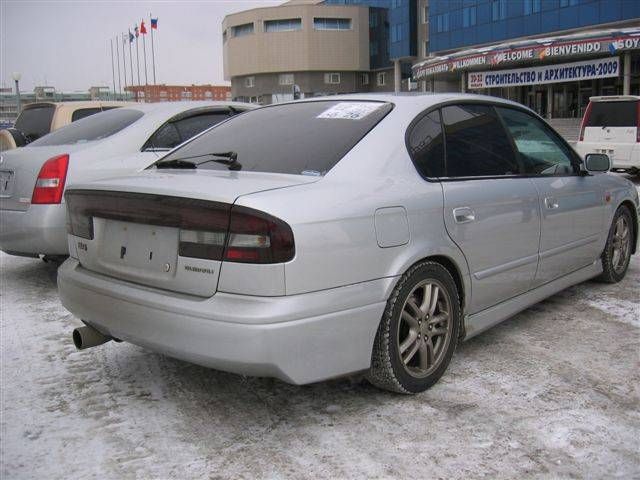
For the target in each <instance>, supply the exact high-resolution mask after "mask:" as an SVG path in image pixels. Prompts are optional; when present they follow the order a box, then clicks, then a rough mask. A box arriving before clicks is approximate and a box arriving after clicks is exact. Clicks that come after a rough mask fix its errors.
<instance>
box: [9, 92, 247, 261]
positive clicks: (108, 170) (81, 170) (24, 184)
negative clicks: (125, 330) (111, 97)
mask: <svg viewBox="0 0 640 480" xmlns="http://www.w3.org/2000/svg"><path fill="white" fill-rule="evenodd" d="M250 108H254V107H252V106H250V105H247V104H244V103H232V102H172V103H156V104H133V105H130V106H128V107H126V108H119V109H116V110H110V111H108V112H102V113H99V114H96V115H93V116H91V117H89V118H85V119H82V120H78V121H77V122H74V123H73V124H71V125H68V126H66V127H64V128H61V129H60V130H56V131H55V132H52V133H50V134H49V135H45V136H44V137H42V138H40V139H39V140H36V141H35V142H32V143H31V144H29V145H28V146H27V147H23V148H20V149H16V150H12V151H10V152H4V153H3V154H2V161H1V162H0V224H1V225H2V229H1V230H0V250H2V251H4V252H6V253H10V254H12V255H22V256H38V255H45V256H46V258H52V257H55V256H61V255H62V256H64V255H67V252H68V247H67V235H66V230H65V205H64V201H63V196H62V194H63V192H64V189H65V186H68V185H71V184H73V183H74V182H84V181H90V180H95V179H99V178H105V177H111V176H115V175H123V174H125V173H128V172H135V171H137V170H140V169H143V168H145V167H147V166H149V165H151V164H152V163H153V162H154V161H156V160H157V159H158V158H160V156H161V152H167V151H169V150H170V149H172V148H173V147H175V146H177V145H179V144H180V143H182V142H184V141H185V140H187V139H189V138H191V137H192V136H194V135H197V134H199V133H200V132H202V131H203V130H206V129H208V128H209V127H211V126H213V125H215V124H217V123H218V122H221V121H223V120H226V119H228V118H229V117H231V116H233V115H235V114H237V113H240V112H243V111H245V110H247V109H250Z"/></svg>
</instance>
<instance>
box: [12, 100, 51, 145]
mask: <svg viewBox="0 0 640 480" xmlns="http://www.w3.org/2000/svg"><path fill="white" fill-rule="evenodd" d="M55 111H56V107H55V106H54V105H42V106H37V107H31V108H25V109H24V110H23V111H22V113H21V114H20V116H19V117H18V119H17V120H16V125H15V128H16V129H17V130H20V131H21V132H22V133H23V134H24V136H25V137H26V138H27V140H28V141H30V142H33V141H34V140H37V139H39V138H40V137H42V136H44V135H46V134H47V133H49V132H50V131H51V120H53V114H54V113H55Z"/></svg>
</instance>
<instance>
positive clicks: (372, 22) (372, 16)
mask: <svg viewBox="0 0 640 480" xmlns="http://www.w3.org/2000/svg"><path fill="white" fill-rule="evenodd" d="M377 26H378V14H377V13H375V12H374V11H373V10H369V28H376V27H377Z"/></svg>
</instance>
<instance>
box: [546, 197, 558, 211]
mask: <svg viewBox="0 0 640 480" xmlns="http://www.w3.org/2000/svg"><path fill="white" fill-rule="evenodd" d="M544 205H545V206H546V207H547V208H548V209H549V210H555V209H556V208H558V207H559V205H558V201H557V200H556V199H555V198H553V197H547V198H545V199H544Z"/></svg>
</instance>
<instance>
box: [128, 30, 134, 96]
mask: <svg viewBox="0 0 640 480" xmlns="http://www.w3.org/2000/svg"><path fill="white" fill-rule="evenodd" d="M127 40H128V42H129V67H130V68H129V71H130V72H131V86H133V54H132V53H131V43H132V42H133V40H131V30H129V36H128V37H127Z"/></svg>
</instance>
